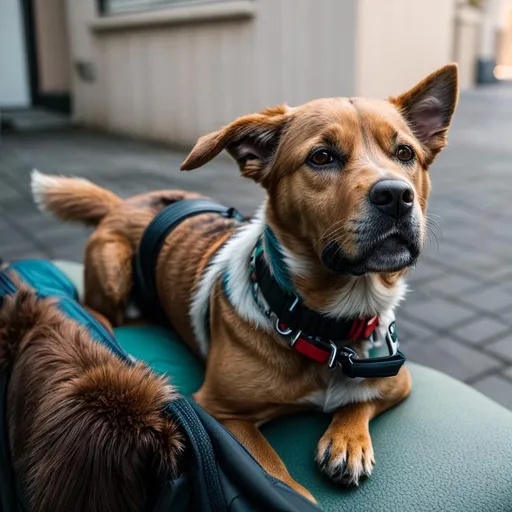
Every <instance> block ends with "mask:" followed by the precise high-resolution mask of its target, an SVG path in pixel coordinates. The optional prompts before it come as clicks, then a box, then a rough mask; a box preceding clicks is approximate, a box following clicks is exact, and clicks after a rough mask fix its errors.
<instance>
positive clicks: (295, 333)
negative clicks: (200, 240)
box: [135, 198, 405, 378]
mask: <svg viewBox="0 0 512 512" xmlns="http://www.w3.org/2000/svg"><path fill="white" fill-rule="evenodd" d="M202 213H218V214H219V215H222V216H224V217H226V218H235V219H237V220H243V217H242V216H241V215H240V214H239V213H238V212H237V211H236V210H235V209H234V208H227V207H225V206H222V205H220V204H219V203H216V202H214V201H212V200H210V199H203V198H201V199H190V200H183V201H179V202H176V203H174V204H172V205H170V206H168V207H166V208H165V209H164V210H162V211H161V212H160V213H158V215H156V217H155V218H154V219H153V221H152V222H151V223H150V224H149V225H148V227H147V228H146V231H145V232H144V234H143V237H142V240H141V243H140V246H139V251H138V254H137V257H136V261H135V297H136V300H137V302H138V304H139V306H140V308H141V309H142V310H143V311H144V313H145V314H146V315H148V316H149V317H150V318H152V319H154V320H157V321H159V322H162V323H168V322H167V320H166V319H165V314H164V312H163V310H162V307H161V304H160V300H159V298H158V293H157V288H156V282H155V269H156V265H157V261H158V256H159V254H160V251H161V249H162V246H163V244H164V242H165V240H166V238H167V236H168V235H169V233H170V232H171V231H172V230H173V229H175V228H176V227H177V226H178V225H179V224H180V223H181V222H183V221H184V220H185V219H188V218H190V217H192V216H194V215H200V214H202ZM259 244H260V245H259V250H258V246H257V247H256V249H255V251H254V253H253V257H252V260H251V262H250V265H251V266H250V269H251V272H250V279H251V281H252V286H253V296H254V299H255V301H256V303H257V304H258V306H259V307H260V309H261V310H262V311H263V313H264V314H265V315H266V316H267V317H268V318H269V319H270V320H271V321H272V322H273V325H274V328H275V330H276V332H277V333H278V334H279V335H280V336H282V337H284V338H285V339H286V340H287V341H288V342H289V344H290V346H291V347H292V348H294V349H295V350H296V351H298V352H300V353H301V354H303V355H304V356H306V357H308V358H310V359H313V360H314V361H317V362H318V363H322V364H327V365H328V366H329V368H335V367H340V368H341V369H342V371H343V373H344V374H345V375H346V376H347V377H350V378H355V377H361V378H377V377H379V378H380V377H391V376H394V375H396V374H397V373H398V371H399V370H400V368H401V366H402V365H403V364H404V362H405V355H404V354H403V353H402V351H401V350H400V349H399V343H398V336H397V332H396V327H395V323H394V322H393V323H392V324H391V325H389V326H388V328H387V330H386V335H385V339H384V340H379V341H380V344H379V343H377V341H376V340H375V332H376V329H377V327H378V326H379V322H380V319H379V318H378V317H369V318H350V319H333V318H329V317H327V316H326V315H323V314H321V313H318V312H317V311H313V310H311V309H309V308H308V307H307V306H306V305H305V304H304V303H303V301H302V300H301V299H300V298H299V297H298V296H297V295H295V294H293V293H289V292H288V291H286V290H284V289H283V288H282V287H281V286H280V285H279V284H278V283H277V281H276V279H275V278H274V276H273V275H272V272H271V271H270V268H269V267H268V265H267V262H266V260H265V257H264V255H263V250H262V247H261V241H260V242H259ZM248 263H249V262H248ZM223 281H225V279H223ZM224 289H225V291H226V294H227V296H228V297H229V291H228V290H227V284H226V283H225V282H224ZM259 292H261V295H262V296H263V298H264V301H265V303H266V304H263V303H262V301H261V300H260V298H259ZM205 321H208V319H205ZM347 340H350V341H363V340H366V341H367V342H368V343H369V344H370V350H369V352H370V357H367V358H361V357H360V356H359V354H358V353H357V352H356V351H355V350H353V349H352V348H351V347H348V346H346V344H345V343H346V342H347ZM382 352H383V353H382Z"/></svg>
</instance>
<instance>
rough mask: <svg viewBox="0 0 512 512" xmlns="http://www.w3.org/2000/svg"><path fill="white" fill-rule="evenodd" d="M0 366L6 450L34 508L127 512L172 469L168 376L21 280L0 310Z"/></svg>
mask: <svg viewBox="0 0 512 512" xmlns="http://www.w3.org/2000/svg"><path fill="white" fill-rule="evenodd" d="M13 277H14V278H15V276H13ZM103 321H104V322H105V323H106V324H108V323H107V322H106V320H105V319H103ZM109 327H110V326H109ZM0 370H1V371H2V372H4V371H9V372H10V375H11V376H10V381H9V386H8V396H7V421H8V428H9V439H10V443H11V454H12V460H13V464H14V468H15V471H16V477H17V479H18V482H19V483H20V484H21V485H22V486H23V489H24V491H25V495H26V498H27V500H28V505H29V509H30V510H31V511H32V512H48V511H50V510H51V511H52V512H69V511H70V510H73V511H76V512H116V511H117V512H126V511H134V512H135V511H138V510H141V509H142V508H143V507H144V506H145V505H146V501H145V500H146V497H147V495H151V494H154V493H155V492H158V490H159V489H160V487H161V486H162V485H163V483H164V482H165V481H166V479H167V478H168V477H170V476H172V475H176V474H177V471H178V462H179V460H180V454H181V452H182V448H183V443H182V436H181V434H180V433H179V432H178V430H177V427H176V424H175V423H174V422H173V421H171V420H170V419H165V416H164V415H163V408H164V407H165V405H166V403H167V402H168V401H169V400H172V399H173V398H174V397H175V396H176V395H175V392H174V390H173V389H172V388H171V387H170V386H169V384H168V383H167V382H166V380H165V379H164V378H163V377H157V376H156V375H155V374H153V373H152V372H151V371H150V369H149V368H148V367H147V366H145V365H144V364H142V363H138V364H137V365H135V366H133V367H132V366H128V365H126V364H124V363H123V362H121V361H120V360H119V359H118V358H117V357H115V356H113V355H112V353H111V352H110V351H109V350H108V349H107V348H105V347H103V346H102V345H100V344H98V343H97V342H95V341H94V340H93V339H91V336H90V334H89V333H88V332H87V331H86V330H85V329H83V328H81V327H80V326H78V324H76V323H75V322H73V321H71V320H69V319H68V318H66V317H65V316H63V315H62V314H61V313H60V312H59V311H58V310H57V309H56V308H55V307H54V306H53V305H52V301H51V300H39V301H38V300H36V297H35V295H34V294H33V292H32V291H31V290H30V289H28V288H27V287H25V286H22V287H21V288H20V290H19V291H18V292H17V293H16V294H15V295H14V296H13V297H8V298H6V300H5V302H4V305H3V307H2V308H1V309H0Z"/></svg>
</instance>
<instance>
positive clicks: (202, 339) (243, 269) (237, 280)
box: [189, 205, 271, 358]
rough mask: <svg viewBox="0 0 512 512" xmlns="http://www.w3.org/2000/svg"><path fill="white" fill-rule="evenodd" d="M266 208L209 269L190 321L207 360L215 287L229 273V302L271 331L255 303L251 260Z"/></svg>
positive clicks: (237, 235) (199, 287) (258, 326)
mask: <svg viewBox="0 0 512 512" xmlns="http://www.w3.org/2000/svg"><path fill="white" fill-rule="evenodd" d="M264 208H265V205H263V206H262V208H261V209H260V210H259V211H258V213H257V214H256V215H255V217H254V218H253V219H252V220H251V221H250V222H249V223H248V224H246V225H244V226H242V227H241V228H239V230H238V231H237V232H236V233H235V234H234V235H233V236H232V237H231V238H230V239H229V240H228V241H227V242H226V244H225V245H224V246H223V247H221V249H220V250H219V251H218V253H217V254H216V255H215V256H214V257H213V259H212V261H211V263H210V264H209V265H208V267H207V269H206V271H205V273H204V275H203V277H202V278H201V281H200V283H199V286H198V288H197V291H196V293H195V295H194V299H193V301H192V305H191V307H190V312H189V314H190V319H191V322H192V327H193V329H194V334H195V337H196V339H197V342H198V346H199V350H200V353H201V355H202V356H203V357H204V358H206V357H207V355H208V348H209V346H210V340H209V333H208V331H207V328H206V320H207V318H206V316H207V314H208V305H209V303H210V297H211V294H212V292H213V288H214V286H215V283H216V282H217V281H218V280H219V279H220V278H221V277H222V276H223V274H224V273H226V272H227V274H228V279H229V300H230V302H231V303H232V304H233V305H234V307H235V308H236V311H237V313H238V314H239V315H240V317H242V318H243V319H244V320H247V321H248V322H251V323H253V324H254V325H255V327H257V328H258V329H260V330H264V331H269V330H270V327H271V324H270V321H269V319H268V318H267V317H266V316H265V315H264V314H263V313H262V312H261V311H260V309H259V308H258V306H257V305H256V303H255V302H254V299H253V296H252V291H251V281H250V276H249V260H250V257H251V254H252V251H253V250H254V247H255V245H256V243H257V241H258V238H259V237H260V235H261V233H262V232H263V229H264V227H265V215H264Z"/></svg>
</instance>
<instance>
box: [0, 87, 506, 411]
mask: <svg viewBox="0 0 512 512" xmlns="http://www.w3.org/2000/svg"><path fill="white" fill-rule="evenodd" d="M15 120H16V119H15ZM17 120H18V125H19V126H20V127H21V128H24V130H22V131H20V132H18V133H16V132H12V133H6V134H4V135H3V139H2V142H1V145H0V256H2V257H3V258H4V259H9V258H15V257H50V258H55V257H58V258H69V259H74V260H80V259H81V255H82V251H83V247H84V241H85V239H86V237H87V234H88V231H87V230H85V229H83V228H79V227H75V226H63V225H61V224H58V223H57V222H55V221H53V220H51V219H49V218H47V217H44V216H42V215H41V214H40V213H39V212H38V211H37V209H36V208H35V206H34V205H33V204H32V201H31V197H30V191H29V171H30V169H31V168H33V167H37V168H39V169H40V170H41V171H43V172H48V173H52V172H53V173H63V174H68V175H70V174H71V175H76V176H84V177H89V178H91V179H93V180H94V181H96V182H98V183H100V184H102V185H105V186H107V187H109V188H111V189H113V190H114V191H116V192H118V193H120V194H121V195H123V196H128V195H131V194H134V193H138V192H141V191H146V190H150V189H156V188H169V187H173V188H175V187H180V188H185V189H194V190H200V191H202V192H204V193H207V194H209V195H212V196H214V197H216V198H218V199H219V200H221V201H223V202H225V203H229V204H233V205H234V206H236V207H238V208H240V209H241V210H242V211H243V212H244V213H247V214H249V213H251V212H252V211H253V210H254V209H255V207H256V206H257V205H258V204H259V202H260V201H261V198H262V193H261V191H260V190H259V189H258V187H257V186H256V185H253V184H252V183H250V182H248V181H246V180H243V179H242V178H239V177H238V174H237V170H236V169H235V167H234V166H233V165H232V164H231V163H229V162H228V161H227V160H222V159H220V160H218V161H216V162H215V163H213V164H212V165H209V166H208V168H207V169H205V170H199V171H195V172H192V173H180V172H179V171H178V167H179V164H180V163H181V161H182V159H183V156H184V155H183V154H181V153H179V152H173V151H171V150H169V149H167V148H162V147H157V146H152V145H150V144H145V143H142V142H137V141H132V140H128V139H125V138H118V137H113V136H107V135H104V134H99V133H94V132H90V131H83V130H78V129H73V128H71V127H67V126H65V124H63V123H62V122H60V121H59V120H57V121H55V122H54V121H52V123H51V128H47V129H45V130H42V127H44V126H45V124H44V116H42V117H41V115H40V114H38V115H37V116H35V119H34V122H33V123H32V122H31V118H30V116H27V115H22V116H18V118H17ZM431 173H432V181H433V194H432V199H431V202H430V213H431V215H432V221H433V223H436V224H437V225H439V228H435V232H436V235H437V241H438V243H436V240H433V242H432V243H431V244H430V245H429V246H428V247H427V249H426V251H425V254H424V256H423V258H422V261H421V262H420V263H419V265H418V268H417V270H415V271H414V272H413V273H412V275H411V277H410V284H411V290H412V291H411V293H410V295H409V297H408V299H407V300H406V302H405V304H404V305H403V306H402V307H401V309H400V311H399V315H398V319H399V323H398V328H399V332H400V336H401V340H402V343H403V346H404V349H405V352H406V353H407V356H408V357H409V359H411V360H413V361H417V362H420V363H423V364H426V365H428V366H432V367H434V368H438V369H439V370H442V371H444V372H446V373H449V374H450V375H453V376H454V377H456V378H457V379H461V380H463V381H465V382H468V383H469V384H471V385H472V386H474V387H475V388H477V389H479V390H480V391H482V392H483V393H485V394H487V395H489V396H491V397H492V398H494V399H495V400H497V401H498V402H501V403H503V404H504V405H505V406H507V407H509V408H512V334H511V328H512V229H511V225H512V200H511V197H512V87H508V86H507V87H506V86H496V87H493V88H486V89H480V90H478V91H474V92H471V93H466V94H464V95H463V97H462V99H461V102H460V105H459V109H458V112H457V114H456V120H455V123H454V127H453V129H452V132H451V134H450V146H449V148H448V149H447V150H446V151H445V152H444V153H443V154H442V155H441V156H440V158H439V159H438V161H437V162H436V164H435V166H434V167H433V169H432V171H431Z"/></svg>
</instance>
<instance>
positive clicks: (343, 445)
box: [316, 429, 375, 485]
mask: <svg viewBox="0 0 512 512" xmlns="http://www.w3.org/2000/svg"><path fill="white" fill-rule="evenodd" d="M329 430H330V429H329ZM329 430H327V432H326V433H325V434H324V436H323V437H322V439H320V442H319V443H318V449H317V455H316V460H317V462H318V464H319V466H320V469H321V471H322V472H323V473H325V474H326V475H327V476H328V477H329V478H330V479H331V480H333V482H335V483H337V484H341V485H359V481H360V480H361V479H362V478H366V477H369V476H370V475H371V473H372V470H373V466H374V464H375V459H374V456H373V446H372V440H371V438H370V434H369V432H368V431H365V432H357V431H356V432H353V431H352V432H349V431H343V430H336V431H333V432H330V431H329Z"/></svg>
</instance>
